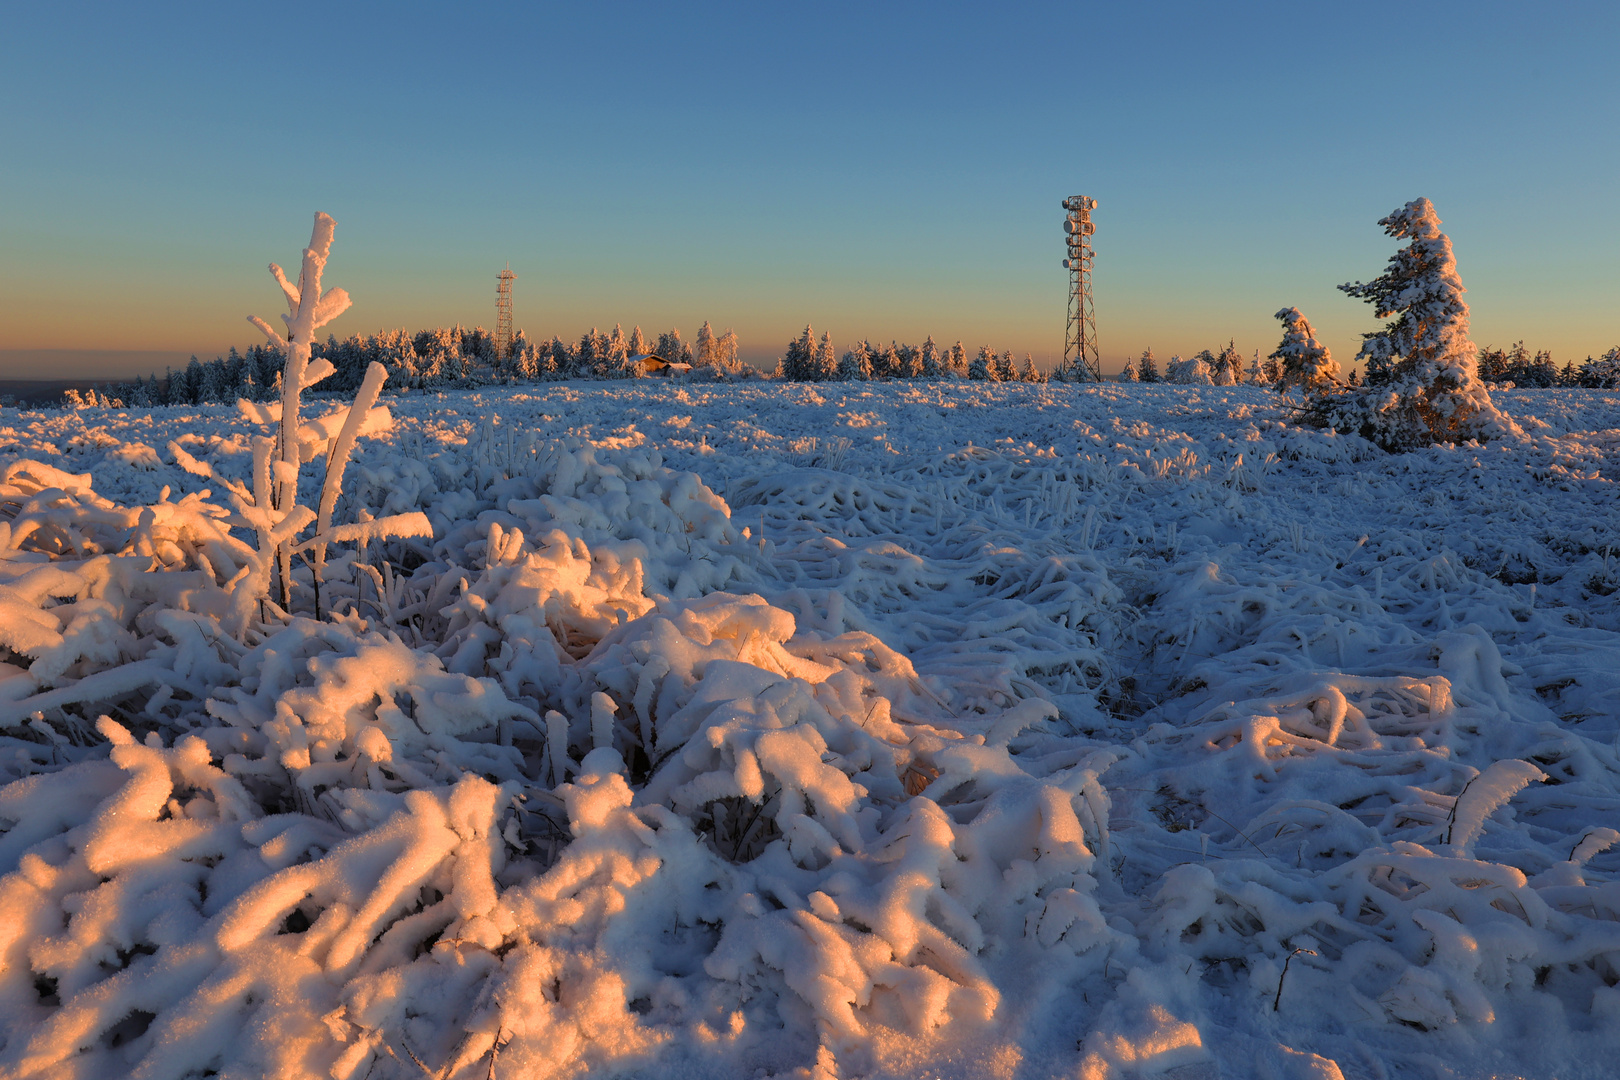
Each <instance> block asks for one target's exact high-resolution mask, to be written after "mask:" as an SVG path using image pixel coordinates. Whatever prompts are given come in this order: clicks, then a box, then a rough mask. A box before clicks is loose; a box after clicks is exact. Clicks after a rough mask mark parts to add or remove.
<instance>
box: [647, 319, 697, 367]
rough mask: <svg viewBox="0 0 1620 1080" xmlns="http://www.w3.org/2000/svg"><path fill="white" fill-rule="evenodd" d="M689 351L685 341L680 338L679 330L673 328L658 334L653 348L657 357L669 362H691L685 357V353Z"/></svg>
mask: <svg viewBox="0 0 1620 1080" xmlns="http://www.w3.org/2000/svg"><path fill="white" fill-rule="evenodd" d="M690 351H691V350H690V349H688V348H687V346H686V343H685V342H684V341H682V340H681V332H680V331H679V330H678V329H674V328H671V329H670V330H668V331H666V332H665V333H662V334H659V335H658V344H657V345H656V346H655V347H654V348H653V353H654V354H656V355H657V356H658V358H659V359H661V360H664V361H665V362H667V363H671V364H686V363H691V361H690V360H688V359H686V354H687V353H689V352H690Z"/></svg>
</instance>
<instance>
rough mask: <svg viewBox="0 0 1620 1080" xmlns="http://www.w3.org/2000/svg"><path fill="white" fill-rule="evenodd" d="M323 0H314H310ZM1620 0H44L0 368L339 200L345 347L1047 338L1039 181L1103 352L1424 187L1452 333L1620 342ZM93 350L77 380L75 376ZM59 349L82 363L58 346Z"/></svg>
mask: <svg viewBox="0 0 1620 1080" xmlns="http://www.w3.org/2000/svg"><path fill="white" fill-rule="evenodd" d="M334 7H336V5H334ZM1617 40H1620V5H1614V4H1612V3H1608V4H1596V3H1592V4H1560V3H1548V4H1539V5H1527V4H1511V5H1510V4H1499V3H1471V4H1462V3H1447V4H1396V3H1361V4H1333V5H1326V4H1219V5H1217V4H1205V3H1199V4H1194V3H1140V4H1130V5H1125V4H1119V5H1087V4H1075V3H1066V4H1050V5H1047V4H1027V5H1014V6H1012V7H1011V8H1009V9H1007V10H999V9H997V10H992V9H991V8H990V7H989V6H988V5H982V4H953V3H930V4H921V3H918V4H848V5H845V4H807V5H797V6H792V7H788V6H786V5H771V4H763V5H762V4H734V5H733V4H705V5H702V6H701V7H693V8H686V7H682V6H675V5H652V4H615V3H602V4H591V5H549V4H537V5H524V6H511V7H505V6H502V5H499V4H485V5H464V6H458V8H457V9H456V10H450V9H449V8H448V6H445V5H411V4H391V5H345V6H342V7H341V10H338V11H337V12H336V13H334V12H333V11H332V10H330V9H329V8H328V7H327V6H325V5H320V6H316V5H299V4H280V5H274V6H271V5H260V6H255V7H251V8H249V7H246V6H234V5H202V4H198V5H177V4H167V5H157V6H155V7H152V8H146V7H142V6H136V5H51V6H47V5H30V6H27V7H21V8H16V9H14V10H13V11H12V12H11V13H9V14H8V16H7V21H6V38H5V42H4V44H3V45H0V56H3V61H4V62H3V63H0V94H3V96H4V100H5V102H6V108H5V109H3V110H0V145H3V146H4V147H5V148H6V150H5V153H4V154H0V377H13V378H15V377H23V376H26V375H30V374H34V372H35V370H36V369H37V368H38V367H39V354H29V353H24V352H19V351H17V350H40V349H60V350H147V351H148V352H147V353H146V354H145V355H143V356H141V357H139V358H131V357H122V358H121V357H113V356H99V357H97V356H91V355H90V354H88V353H84V352H82V351H70V352H64V353H60V354H57V362H56V364H55V365H54V366H55V367H56V368H57V369H58V370H60V371H61V372H62V373H64V374H68V373H77V369H85V373H86V374H90V373H91V371H90V370H89V368H90V367H92V366H94V365H95V364H100V365H102V367H103V369H104V368H105V367H107V366H113V367H116V366H119V365H120V364H122V365H123V366H125V367H128V368H130V370H133V368H132V367H130V365H139V366H143V367H149V366H152V363H153V358H155V357H161V356H163V355H166V352H169V351H172V352H173V353H174V354H175V355H176V356H177V357H178V356H183V355H187V354H190V353H192V352H196V353H199V354H202V355H205V356H206V355H212V354H215V353H218V352H221V351H223V350H224V349H225V348H227V347H228V346H230V345H232V344H235V345H246V344H248V343H250V342H251V341H253V340H254V336H253V335H254V333H255V332H254V331H253V330H252V329H251V327H249V326H248V324H247V323H246V322H245V321H244V317H245V316H246V315H247V314H249V313H257V314H260V315H263V316H265V317H271V316H273V315H274V314H275V313H276V311H277V310H278V304H279V299H278V292H277V290H276V288H275V286H274V285H273V283H272V282H271V280H270V278H269V276H268V274H266V273H265V270H264V266H265V264H266V263H267V262H269V261H271V260H274V261H276V262H280V263H282V264H283V265H284V266H289V267H291V266H293V265H295V264H296V262H297V256H298V251H299V249H300V248H301V247H302V245H303V244H304V243H305V242H306V241H307V237H308V231H309V223H310V217H311V214H312V213H313V212H314V211H315V210H317V209H319V210H324V211H326V212H328V213H331V214H332V215H333V216H334V217H335V218H336V219H337V221H338V233H337V241H336V244H335V245H334V249H333V257H332V261H331V264H330V268H329V271H328V282H329V283H330V284H335V285H342V286H343V287H345V288H347V289H348V290H349V292H350V293H351V294H352V295H353V297H354V299H355V304H354V307H353V309H352V310H351V311H350V313H348V314H347V315H345V316H343V317H342V318H341V319H340V320H338V321H337V322H335V323H333V324H332V326H331V327H330V329H331V330H332V331H334V332H336V333H337V334H339V336H342V335H344V334H348V333H355V332H366V331H372V330H376V329H379V328H383V327H402V326H403V327H408V328H412V329H416V328H420V327H424V326H429V325H434V324H441V323H452V322H457V321H459V322H462V323H465V324H468V325H473V324H484V325H492V324H493V320H494V312H493V301H494V285H495V280H494V278H495V273H496V272H497V271H498V270H499V269H500V268H501V267H502V266H503V265H505V264H506V263H507V262H508V261H510V263H511V265H512V268H513V270H514V271H516V272H517V274H518V275H519V276H518V281H517V285H516V288H515V296H516V300H515V307H516V314H517V319H516V321H517V323H518V325H520V326H522V327H524V328H525V329H526V330H527V331H528V333H529V334H530V335H531V336H545V337H549V336H550V335H552V334H553V333H556V334H561V335H562V336H564V337H565V338H577V337H578V335H579V334H580V333H581V332H583V331H584V330H585V329H587V328H588V327H590V326H591V325H598V326H602V327H603V328H607V327H609V326H611V325H612V324H613V323H615V322H622V323H623V324H624V325H625V328H626V329H627V330H628V329H629V327H630V326H631V325H632V324H633V323H640V324H641V325H642V326H643V327H644V329H646V330H647V331H648V333H649V334H651V333H652V332H654V331H656V330H658V329H663V328H667V327H668V326H670V325H675V326H679V327H680V328H681V330H682V331H683V332H684V333H685V334H686V336H687V337H688V338H690V337H691V336H693V334H694V333H695V331H696V329H697V327H698V325H699V324H701V322H702V321H703V320H705V319H708V320H710V321H711V322H713V323H714V325H715V326H716V328H717V329H718V328H723V327H725V326H732V327H735V328H736V330H737V331H738V333H739V335H740V337H741V339H742V345H743V350H744V353H745V355H747V356H751V357H753V358H756V359H759V360H762V361H763V360H766V359H768V358H770V357H774V356H775V355H777V354H778V353H780V352H781V351H782V349H783V347H784V346H785V344H786V342H787V341H788V339H789V338H791V337H792V336H794V334H795V333H796V332H797V330H798V329H800V328H801V327H802V326H803V325H804V323H805V322H806V321H809V322H812V323H814V325H815V326H816V328H817V330H818V332H819V331H820V330H823V329H828V330H831V332H832V335H833V340H834V343H835V344H836V345H837V346H838V347H839V348H840V349H842V348H843V347H846V346H847V345H849V344H851V343H853V341H854V340H856V339H858V338H861V337H870V338H873V339H878V340H884V341H887V340H889V339H891V338H899V339H900V340H911V341H920V340H921V338H922V337H923V336H924V335H927V334H930V333H931V334H933V335H934V337H935V338H936V339H937V340H940V341H942V342H949V341H955V340H957V339H961V340H963V341H964V342H966V343H967V344H968V346H969V347H970V348H973V347H976V346H977V345H978V344H981V343H989V344H992V345H995V346H997V347H998V348H1004V349H1013V350H1015V351H1016V352H1018V353H1020V354H1021V353H1023V352H1025V351H1030V352H1033V353H1035V355H1036V356H1037V358H1041V359H1046V360H1048V362H1049V361H1050V359H1052V358H1054V357H1055V355H1056V354H1057V353H1059V352H1060V351H1061V348H1062V334H1063V305H1064V287H1065V280H1064V271H1063V269H1062V267H1061V266H1060V260H1061V258H1062V257H1063V250H1062V248H1063V245H1062V240H1061V236H1062V234H1061V219H1062V210H1061V209H1060V207H1059V202H1060V200H1061V199H1062V198H1063V197H1064V196H1066V195H1071V194H1088V195H1092V196H1094V197H1096V198H1097V199H1098V200H1099V203H1100V205H1099V209H1098V211H1097V212H1096V214H1095V219H1096V221H1097V225H1098V234H1097V237H1096V248H1097V269H1096V301H1097V321H1098V332H1099V334H1098V336H1099V339H1100V341H1101V345H1102V353H1103V357H1104V366H1105V368H1108V369H1110V370H1113V369H1117V368H1118V366H1119V365H1120V363H1121V362H1122V361H1123V358H1124V357H1125V355H1127V354H1135V353H1138V352H1140V351H1141V349H1143V348H1145V347H1152V348H1153V349H1154V350H1155V352H1156V353H1157V354H1158V355H1159V356H1160V357H1161V358H1163V357H1167V356H1169V355H1170V354H1171V353H1181V354H1183V355H1186V354H1188V353H1190V352H1192V351H1195V350H1197V349H1198V348H1201V347H1206V346H1208V347H1213V346H1216V345H1217V344H1224V343H1225V341H1226V340H1227V339H1228V338H1233V339H1235V340H1236V342H1237V345H1238V347H1239V348H1240V349H1241V350H1243V351H1244V353H1245V354H1248V353H1250V352H1252V351H1253V350H1254V349H1255V348H1260V349H1261V350H1262V352H1263V353H1264V352H1269V351H1270V350H1271V349H1272V348H1273V347H1275V344H1276V341H1277V340H1278V338H1279V336H1280V329H1279V327H1278V324H1277V323H1276V322H1275V321H1274V320H1273V319H1272V314H1273V313H1274V312H1275V311H1276V310H1277V309H1278V308H1280V307H1283V306H1288V305H1296V306H1298V307H1300V308H1301V309H1302V310H1303V311H1304V312H1305V313H1306V315H1307V316H1308V317H1310V318H1311V319H1312V321H1313V322H1314V323H1315V324H1316V325H1317V327H1318V329H1319V331H1320V332H1321V334H1322V336H1323V338H1324V339H1325V340H1326V342H1327V343H1328V344H1329V345H1330V346H1331V347H1332V348H1333V350H1334V353H1335V355H1336V356H1338V357H1339V358H1340V359H1341V360H1346V361H1347V360H1349V358H1350V356H1351V355H1352V354H1353V353H1354V351H1355V348H1356V346H1357V344H1358V343H1359V334H1360V332H1362V331H1364V330H1369V329H1372V328H1373V327H1374V326H1375V320H1373V318H1372V312H1371V310H1370V309H1369V308H1367V307H1366V306H1365V305H1362V304H1360V303H1358V302H1356V301H1353V300H1350V299H1349V298H1347V297H1344V296H1342V295H1341V294H1340V293H1338V292H1337V291H1336V290H1335V289H1334V286H1335V285H1336V284H1338V283H1340V282H1344V281H1349V280H1352V279H1357V278H1361V279H1364V278H1368V277H1371V276H1373V275H1375V274H1377V273H1378V272H1379V270H1380V269H1381V267H1382V265H1383V263H1384V261H1385V259H1386V258H1387V257H1388V255H1389V253H1390V252H1391V251H1392V250H1393V242H1392V241H1390V240H1388V239H1387V238H1386V237H1384V236H1383V235H1382V233H1381V231H1380V230H1379V228H1378V227H1377V225H1376V224H1375V222H1376V220H1377V219H1378V218H1379V217H1381V216H1382V215H1384V214H1385V213H1388V212H1389V211H1390V210H1392V209H1394V208H1395V207H1396V206H1398V205H1400V204H1401V203H1404V202H1405V201H1407V200H1409V199H1412V198H1416V197H1418V196H1420V195H1422V196H1427V197H1429V198H1431V199H1433V200H1434V202H1435V205H1436V206H1437V208H1438V209H1439V211H1440V216H1441V217H1442V218H1443V219H1444V220H1445V223H1446V224H1445V228H1446V230H1447V232H1448V233H1449V234H1450V235H1451V237H1452V240H1453V242H1454V244H1455V247H1456V251H1457V255H1458V262H1459V268H1460V271H1461V274H1462V279H1463V282H1464V284H1465V285H1466V286H1467V287H1468V288H1469V300H1470V302H1471V304H1472V305H1473V312H1474V329H1475V338H1476V340H1477V341H1479V342H1480V343H1481V344H1482V345H1483V344H1487V343H1495V344H1498V345H1506V344H1508V343H1510V342H1511V341H1513V340H1515V339H1518V338H1523V339H1525V341H1526V343H1527V344H1528V345H1529V346H1530V347H1531V348H1532V349H1534V348H1551V349H1552V350H1553V351H1554V356H1555V359H1557V360H1558V361H1559V362H1562V361H1563V360H1566V359H1571V358H1574V359H1577V360H1579V359H1580V358H1582V357H1584V356H1586V355H1587V354H1588V353H1595V352H1601V351H1602V350H1603V349H1606V348H1608V347H1609V346H1611V345H1614V344H1616V343H1617V342H1620V325H1617V322H1620V320H1617V319H1616V318H1615V317H1614V315H1613V314H1612V310H1611V309H1615V308H1620V304H1616V303H1615V302H1614V299H1613V295H1612V294H1613V293H1614V292H1615V286H1616V283H1617V278H1620V274H1617V272H1616V270H1615V269H1614V260H1613V255H1612V252H1613V250H1614V248H1615V246H1616V241H1617V239H1620V236H1617V234H1620V210H1617V208H1616V205H1615V200H1614V199H1613V197H1612V195H1611V192H1612V189H1613V180H1612V178H1613V177H1614V176H1615V175H1617V166H1620V138H1617V136H1620V81H1617V80H1616V79H1615V78H1614V77H1613V73H1612V67H1611V64H1612V57H1611V55H1610V53H1611V50H1612V47H1613V44H1614V42H1615V41H1617ZM75 366H76V367H75ZM70 368H75V370H74V371H69V370H68V369H70Z"/></svg>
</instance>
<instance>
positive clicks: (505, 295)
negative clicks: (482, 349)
mask: <svg viewBox="0 0 1620 1080" xmlns="http://www.w3.org/2000/svg"><path fill="white" fill-rule="evenodd" d="M495 280H496V283H497V284H496V285H495V355H496V356H497V357H500V358H502V359H505V358H506V357H507V356H509V355H510V354H511V352H512V282H514V281H516V280H517V275H516V274H514V273H512V264H511V263H507V264H506V269H505V270H502V271H501V272H500V273H499V274H498V275H496V278H495Z"/></svg>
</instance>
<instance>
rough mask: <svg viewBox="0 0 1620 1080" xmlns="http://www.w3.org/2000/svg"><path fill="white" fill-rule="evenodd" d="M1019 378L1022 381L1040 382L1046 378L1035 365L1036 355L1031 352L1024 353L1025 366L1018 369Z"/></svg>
mask: <svg viewBox="0 0 1620 1080" xmlns="http://www.w3.org/2000/svg"><path fill="white" fill-rule="evenodd" d="M1018 378H1019V380H1020V381H1021V382H1027V383H1039V382H1045V381H1046V379H1045V378H1044V377H1043V376H1042V375H1041V373H1040V370H1039V369H1038V368H1036V366H1035V357H1034V356H1032V355H1031V354H1029V353H1025V354H1024V366H1023V367H1021V368H1019V369H1018Z"/></svg>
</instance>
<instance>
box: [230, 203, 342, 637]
mask: <svg viewBox="0 0 1620 1080" xmlns="http://www.w3.org/2000/svg"><path fill="white" fill-rule="evenodd" d="M336 228H337V222H335V221H333V220H332V218H331V216H330V215H327V214H323V213H319V212H317V213H316V214H315V227H314V229H313V230H312V231H311V232H310V236H309V247H307V248H305V249H304V262H303V266H302V267H301V268H300V269H299V271H298V284H297V285H296V286H295V285H293V284H292V283H291V282H289V281H288V280H287V275H286V274H284V273H283V272H282V270H281V267H279V266H277V265H276V264H275V263H271V264H270V274H271V276H272V277H274V278H275V279H276V284H278V285H280V286H281V291H282V293H283V294H284V295H285V296H286V298H287V312H288V313H287V314H285V315H283V316H282V317H281V321H282V322H283V323H285V324H286V325H287V337H286V338H285V339H283V338H282V337H281V335H280V334H278V333H276V331H275V330H274V329H273V328H272V327H271V326H270V324H269V323H267V322H265V321H264V320H263V319H261V318H259V317H258V316H257V315H249V316H248V321H249V322H251V323H252V324H253V325H254V326H257V327H258V328H259V329H260V330H262V331H264V334H265V336H266V337H268V338H269V339H270V342H271V344H273V345H277V346H279V347H281V348H283V349H286V351H287V362H286V365H285V367H284V368H283V369H282V376H281V425H280V429H279V431H278V433H277V438H276V450H277V455H276V457H277V460H276V466H275V494H274V496H273V500H274V501H273V505H274V507H275V509H277V510H278V511H283V512H285V511H287V510H289V509H291V508H292V507H293V506H294V505H296V504H297V502H298V467H299V465H301V464H302V461H301V460H300V454H301V450H300V447H299V441H298V399H299V395H300V394H301V393H302V392H303V389H304V387H305V386H306V385H309V384H310V383H314V382H317V381H319V380H320V379H321V378H322V377H324V376H325V375H326V374H328V373H329V372H330V370H331V364H329V363H327V362H325V361H324V360H323V361H322V362H321V364H319V365H317V367H320V368H325V369H326V370H325V371H318V372H317V371H312V370H311V369H310V363H309V355H310V349H311V347H312V346H313V345H314V343H315V331H316V330H319V329H320V328H321V327H323V326H325V325H326V324H327V323H329V322H331V321H332V320H333V319H335V318H337V317H338V316H339V315H341V314H343V313H344V312H345V311H347V310H348V309H349V303H350V301H349V294H348V293H346V292H344V291H343V290H342V289H332V290H330V291H329V292H327V293H326V294H325V295H324V296H323V295H322V294H321V272H322V271H323V270H325V269H326V257H327V255H328V254H329V253H330V252H331V250H332V233H333V231H334V230H335V229H336ZM309 376H314V377H313V378H311V377H309ZM276 566H277V569H278V571H279V573H280V577H281V606H282V608H283V609H286V608H288V607H289V606H290V605H291V603H292V580H291V571H292V560H291V558H290V547H289V545H288V544H287V543H286V541H285V540H284V541H283V542H282V543H281V544H279V545H277V548H276Z"/></svg>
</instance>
